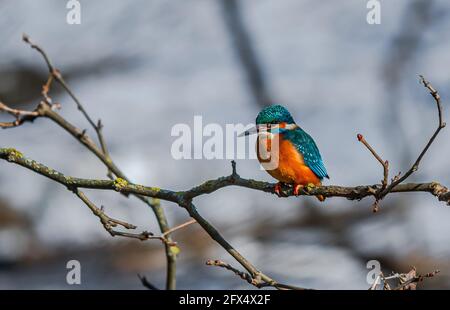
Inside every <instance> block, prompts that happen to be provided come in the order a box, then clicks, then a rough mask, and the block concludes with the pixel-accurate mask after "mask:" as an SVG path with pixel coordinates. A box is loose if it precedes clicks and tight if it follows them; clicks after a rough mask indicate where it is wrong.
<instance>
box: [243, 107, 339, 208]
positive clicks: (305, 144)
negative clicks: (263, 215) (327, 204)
mask: <svg viewBox="0 0 450 310" xmlns="http://www.w3.org/2000/svg"><path fill="white" fill-rule="evenodd" d="M253 133H257V134H258V138H257V142H256V152H257V156H258V160H259V162H260V163H261V164H262V166H263V167H264V169H265V170H266V171H267V172H268V173H269V174H270V175H271V176H272V177H274V178H275V179H277V180H278V181H279V182H278V183H277V184H276V185H275V189H274V191H275V193H276V194H277V195H278V196H280V191H281V186H282V185H283V184H292V186H293V189H294V195H296V196H297V195H299V191H300V189H302V188H303V187H305V186H308V187H314V186H320V185H322V180H323V179H324V178H327V179H329V178H330V177H329V176H328V172H327V170H326V168H325V165H324V163H323V160H322V157H321V155H320V152H319V148H318V147H317V145H316V143H315V142H314V140H313V138H312V137H311V136H310V135H309V134H308V133H306V132H305V131H304V130H303V129H302V128H301V127H300V126H299V125H297V124H296V123H295V121H294V119H293V117H292V115H291V113H289V111H288V110H287V109H286V108H285V107H283V106H281V105H273V106H268V107H266V108H264V109H263V110H262V111H261V112H259V114H258V116H257V117H256V126H254V127H253V128H251V129H249V130H247V131H246V132H245V133H244V134H245V135H249V134H253ZM275 143H276V144H277V145H278V150H273V149H274V145H275ZM273 159H275V161H273ZM268 161H270V162H271V163H272V165H267V162H268ZM273 163H275V165H273ZM317 198H318V199H319V200H320V201H323V200H325V197H323V196H321V195H319V196H317Z"/></svg>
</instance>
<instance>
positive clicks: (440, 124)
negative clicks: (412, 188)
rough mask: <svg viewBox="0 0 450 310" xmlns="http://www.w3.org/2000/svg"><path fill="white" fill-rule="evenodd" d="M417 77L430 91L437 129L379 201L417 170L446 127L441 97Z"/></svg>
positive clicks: (381, 195) (429, 85)
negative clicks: (434, 108) (414, 159)
mask: <svg viewBox="0 0 450 310" xmlns="http://www.w3.org/2000/svg"><path fill="white" fill-rule="evenodd" d="M419 77H420V82H421V83H422V84H423V85H424V87H426V88H427V89H428V90H429V91H430V95H431V96H432V97H433V98H434V100H435V102H436V107H437V110H438V127H437V129H436V131H435V132H434V134H433V135H432V136H431V138H430V140H429V141H428V143H427V144H426V145H425V147H424V148H423V150H422V152H420V154H419V157H417V159H416V161H415V162H414V164H413V165H412V166H411V168H410V169H409V170H408V171H407V172H406V173H405V174H404V175H403V176H402V177H400V178H398V179H397V180H395V181H394V182H392V183H391V184H390V185H389V186H388V187H387V188H386V189H384V190H383V191H382V192H381V193H380V198H381V199H382V198H383V197H384V196H386V195H387V194H388V193H389V192H390V191H392V189H393V188H394V187H395V186H397V185H398V184H400V183H402V182H403V181H405V180H406V179H407V178H408V177H409V176H410V175H411V174H413V173H414V172H415V171H417V170H418V169H419V164H420V161H421V160H422V158H423V157H424V156H425V154H426V152H427V151H428V149H429V148H430V146H431V144H432V143H433V141H434V139H436V137H437V135H438V134H439V132H440V131H441V130H442V129H443V128H444V127H445V126H446V124H445V122H444V119H443V116H442V104H441V96H440V95H439V93H438V92H437V90H436V89H435V88H434V87H433V86H432V85H431V84H430V82H428V81H427V80H425V78H424V77H423V76H422V75H420V76H419Z"/></svg>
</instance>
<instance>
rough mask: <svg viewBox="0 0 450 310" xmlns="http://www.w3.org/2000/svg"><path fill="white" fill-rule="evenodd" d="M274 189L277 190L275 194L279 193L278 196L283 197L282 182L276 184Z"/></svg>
mask: <svg viewBox="0 0 450 310" xmlns="http://www.w3.org/2000/svg"><path fill="white" fill-rule="evenodd" d="M273 191H274V192H275V194H277V196H278V197H281V182H278V183H277V184H275V187H274V189H273Z"/></svg>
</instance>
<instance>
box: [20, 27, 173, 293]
mask: <svg viewBox="0 0 450 310" xmlns="http://www.w3.org/2000/svg"><path fill="white" fill-rule="evenodd" d="M23 41H24V42H26V43H27V44H29V45H30V46H31V48H33V49H35V50H37V51H38V52H39V53H40V54H41V56H42V57H43V58H44V61H45V63H46V64H47V68H48V71H49V73H50V76H51V77H52V78H49V79H48V81H47V83H46V84H45V85H44V87H43V96H44V98H45V101H46V102H47V104H48V105H50V109H48V108H47V105H45V104H41V105H40V108H43V109H41V110H42V111H44V112H45V113H44V116H45V117H47V118H49V119H51V120H53V121H54V122H55V123H56V124H58V125H59V126H61V127H62V128H63V129H65V130H66V131H67V132H69V133H70V134H71V135H72V136H73V137H74V138H76V139H77V140H78V141H80V142H81V143H82V144H83V145H84V146H86V147H87V148H88V149H89V150H90V151H91V152H93V153H94V154H95V155H96V156H97V157H98V158H99V159H100V160H101V161H102V162H103V163H104V165H105V166H106V167H107V169H108V173H107V175H108V177H109V178H110V179H113V178H114V177H113V174H114V175H116V176H117V177H118V178H121V179H124V180H126V181H129V180H128V179H127V177H126V176H125V174H124V173H122V171H121V170H120V169H119V168H118V167H117V166H116V165H115V163H114V162H113V161H112V159H111V157H110V155H109V152H108V149H107V146H106V142H105V139H104V136H103V131H102V130H103V124H102V122H101V120H99V121H98V122H97V124H96V123H95V122H94V121H93V120H92V118H91V117H90V116H89V114H88V113H87V111H86V110H85V109H84V107H83V105H82V104H81V102H80V100H79V99H78V98H77V96H75V94H74V92H73V91H72V90H71V89H70V88H69V86H68V84H67V83H66V82H65V80H64V79H63V77H62V75H61V73H60V71H59V70H57V69H56V68H55V67H54V66H53V64H52V63H51V61H50V58H49V57H48V55H47V53H46V52H45V51H44V49H43V48H41V47H40V46H39V45H37V44H35V43H33V42H31V40H30V38H29V37H28V36H27V35H25V34H24V35H23ZM53 79H54V80H56V81H57V82H58V83H59V84H60V85H61V86H62V87H63V88H64V90H65V91H66V92H67V93H68V94H69V96H70V97H71V98H72V99H73V101H74V102H75V104H76V105H77V108H78V109H79V110H80V111H81V112H82V114H83V115H84V116H85V118H86V120H87V121H88V123H89V124H90V125H91V126H92V127H93V128H94V130H95V132H96V134H97V137H98V140H99V143H100V149H99V148H98V147H97V145H96V144H95V143H94V142H93V141H92V139H90V138H89V137H88V136H87V135H86V131H85V130H83V131H82V130H79V129H78V128H76V127H75V126H74V125H72V124H70V123H69V122H68V121H66V120H65V119H64V118H63V117H61V116H60V115H59V114H57V113H54V111H53V109H54V107H55V105H52V104H51V100H48V99H51V98H50V97H49V96H48V92H49V89H50V85H51V82H52V80H53ZM56 107H58V106H56ZM136 197H137V198H138V199H140V200H141V201H143V202H144V203H146V204H147V205H148V206H150V207H151V208H152V210H153V212H154V213H155V216H156V219H157V221H158V225H159V227H160V230H161V232H163V233H164V232H165V231H167V230H168V229H169V224H168V222H167V219H166V216H165V214H164V210H163V209H162V207H161V205H160V203H159V200H157V199H149V198H147V197H143V196H136ZM167 241H168V242H167V243H166V245H165V251H166V258H167V283H166V288H167V289H175V288H176V254H175V253H174V252H173V251H172V248H171V246H170V245H169V244H170V243H172V240H171V239H170V237H169V238H167Z"/></svg>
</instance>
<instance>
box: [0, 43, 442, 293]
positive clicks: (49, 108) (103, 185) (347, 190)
mask: <svg viewBox="0 0 450 310" xmlns="http://www.w3.org/2000/svg"><path fill="white" fill-rule="evenodd" d="M24 40H25V42H27V43H29V44H30V45H31V47H32V48H34V49H36V50H37V51H38V52H40V53H41V55H42V56H43V58H44V60H45V62H46V63H47V66H48V69H49V71H50V76H49V78H48V80H47V83H46V84H45V85H44V87H43V91H42V95H43V97H44V100H43V101H42V102H41V103H39V105H38V106H37V108H36V109H35V110H34V111H31V112H29V113H28V112H23V113H22V112H20V111H18V112H16V113H14V112H15V111H14V110H13V109H11V108H9V107H8V106H6V105H5V104H2V105H1V106H0V111H5V112H7V113H9V114H12V115H14V116H15V117H17V114H18V115H19V117H32V120H34V119H35V118H38V117H45V118H48V119H50V120H52V121H53V122H55V123H56V124H58V125H59V126H60V127H61V128H63V129H64V130H66V131H67V132H68V133H70V134H71V135H72V136H73V137H75V138H76V139H77V140H78V141H79V142H80V143H81V144H83V145H84V146H85V147H86V148H87V149H89V150H90V151H91V152H92V153H93V154H95V155H96V156H97V157H98V158H99V159H100V160H101V161H102V162H103V163H104V165H105V166H106V167H107V168H108V169H109V171H111V176H112V174H113V175H115V176H116V178H114V179H106V180H100V179H83V178H77V177H72V176H66V175H64V174H62V173H60V172H58V171H55V170H54V169H52V168H49V167H47V166H45V165H43V164H41V163H39V162H37V161H35V160H32V159H28V158H25V157H24V156H23V154H22V153H20V152H19V151H17V150H15V149H11V148H0V158H1V159H4V160H7V161H9V162H11V163H15V164H18V165H20V166H23V167H25V168H27V169H29V170H32V171H34V172H36V173H38V174H41V175H43V176H45V177H47V178H50V179H52V180H54V181H56V182H58V183H60V184H62V185H64V186H66V187H67V188H68V189H69V190H71V191H73V192H74V193H75V194H76V195H77V196H78V197H79V198H80V199H81V200H82V201H83V202H84V203H85V204H86V205H88V207H89V208H90V209H91V210H92V212H93V213H94V214H95V215H96V216H98V217H99V218H100V220H101V222H102V224H103V226H104V227H105V229H106V230H107V231H108V232H109V233H110V234H112V235H113V236H123V237H129V238H136V239H139V240H147V239H159V240H161V241H163V242H164V244H165V247H166V256H167V260H168V270H167V285H166V287H167V288H168V289H170V288H175V257H176V254H175V253H174V251H173V250H172V248H173V245H174V243H173V242H172V241H171V240H170V237H169V235H170V234H171V233H172V232H173V231H175V230H177V229H181V228H182V227H186V226H187V225H190V224H192V223H194V221H195V222H197V223H198V224H199V225H200V226H201V227H202V228H203V229H204V230H205V231H206V232H207V233H208V234H209V236H210V237H211V238H212V239H214V240H215V241H216V242H217V243H218V244H220V246H222V247H223V248H224V249H225V250H226V251H227V252H228V253H229V254H230V255H231V256H232V257H234V258H235V259H236V261H238V262H239V263H240V264H241V266H242V267H244V268H245V270H246V272H243V271H239V270H238V269H236V268H234V267H232V266H231V265H229V264H226V263H223V262H220V261H219V262H218V263H216V264H212V265H217V266H219V267H223V268H226V269H228V270H231V271H233V272H234V273H236V274H237V275H238V276H240V277H241V278H242V279H244V280H246V281H247V282H249V283H251V284H253V285H255V284H256V285H255V286H256V287H265V286H272V287H275V288H278V289H303V288H301V287H294V286H289V285H286V284H280V283H278V282H276V281H275V280H273V279H272V278H270V277H269V276H268V275H266V274H264V273H262V272H261V271H260V270H258V269H257V268H256V267H255V266H254V265H253V264H252V263H250V262H249V261H248V260H247V259H246V258H245V257H244V256H242V255H241V254H240V253H239V252H238V251H237V250H236V249H235V248H234V247H233V246H232V245H231V244H230V243H228V241H226V240H225V239H224V237H223V236H222V235H221V234H220V233H219V232H218V231H217V229H216V228H215V227H214V226H212V225H211V223H209V222H208V221H207V220H206V219H205V218H203V217H202V216H201V215H200V214H199V212H198V211H197V208H196V207H195V205H194V204H193V199H194V198H196V197H198V196H201V195H206V194H210V193H213V192H215V191H217V190H219V189H221V188H223V187H227V186H241V187H246V188H250V189H254V190H259V191H263V192H268V193H275V191H274V187H275V184H272V183H267V182H261V181H256V180H252V179H245V178H242V177H240V176H239V174H238V173H237V171H236V163H235V162H234V161H233V162H232V173H231V174H230V175H229V176H224V177H220V178H217V179H214V180H209V181H207V182H205V183H203V184H200V185H198V186H195V187H192V188H191V189H188V190H185V191H174V190H170V189H162V188H156V187H149V186H144V185H140V184H134V183H132V182H131V181H130V180H129V179H127V177H126V176H125V175H124V173H123V172H122V171H121V170H120V169H119V168H118V167H117V166H116V165H115V164H114V162H113V161H112V160H111V158H110V157H109V155H108V154H107V149H106V144H105V143H104V141H103V142H102V139H103V138H102V137H103V136H102V134H101V127H102V125H101V122H98V123H97V124H95V123H94V122H93V121H92V118H90V116H89V115H88V114H87V112H86V110H85V109H84V108H83V106H82V105H81V104H80V102H79V100H78V99H77V97H75V96H74V95H73V92H72V91H71V90H70V88H69V87H68V86H67V84H66V83H65V81H64V80H63V79H62V76H61V74H60V73H59V71H58V70H56V69H55V68H54V67H53V65H52V64H51V62H50V60H49V58H48V56H47V55H46V53H45V52H44V51H43V49H42V48H40V47H39V46H37V45H35V44H33V43H31V42H30V40H29V38H28V37H26V36H24ZM53 80H56V81H57V82H59V83H60V84H61V85H62V86H63V88H64V89H65V90H66V91H67V92H68V93H69V95H70V96H71V97H72V99H73V100H74V101H75V102H76V104H77V106H78V108H79V110H80V111H81V112H82V113H83V115H84V116H85V117H86V119H87V120H88V122H89V123H90V124H91V126H93V127H94V129H96V132H97V136H98V138H99V141H100V147H99V146H97V144H96V143H95V142H94V141H93V140H92V139H91V138H90V137H89V136H88V135H87V134H86V131H85V130H80V129H79V128H77V127H76V126H74V125H72V124H71V123H69V122H68V121H67V120H66V119H64V118H63V117H62V116H61V115H60V114H58V113H57V112H55V111H54V108H55V107H56V106H57V105H56V104H53V103H52V101H51V98H50V96H49V95H48V93H49V90H50V86H51V83H52V81H53ZM421 81H422V83H423V84H424V86H425V87H426V88H428V89H429V90H430V93H431V95H432V96H433V98H434V99H435V101H436V103H437V107H438V112H439V127H438V129H437V130H436V132H435V133H434V135H433V136H432V137H431V139H430V141H429V142H428V144H427V145H426V146H425V148H424V149H423V151H422V152H421V154H420V155H419V157H418V159H417V160H416V162H415V163H414V165H413V167H412V168H411V169H410V171H408V172H407V173H406V174H405V175H404V176H402V177H399V176H397V177H394V178H393V179H392V181H391V183H390V184H388V182H387V180H388V163H387V162H386V161H383V160H382V159H381V157H380V156H378V154H377V153H376V152H375V150H374V149H373V148H372V147H371V146H370V145H369V144H368V143H367V141H365V139H364V138H363V137H362V136H361V137H360V136H358V138H360V139H359V140H360V141H361V142H362V143H364V145H365V146H366V147H367V148H368V149H369V150H370V151H371V152H372V154H373V155H374V157H375V158H376V159H377V160H378V161H379V162H380V163H381V164H382V165H383V170H384V173H383V174H384V178H383V181H382V182H381V184H374V185H362V186H355V187H343V186H318V187H313V188H307V189H306V190H304V191H302V192H301V195H311V196H317V195H322V196H324V197H345V198H347V199H350V200H354V199H358V200H360V199H363V198H365V197H375V204H376V205H374V209H375V207H377V205H378V201H379V200H381V199H382V198H384V197H385V196H386V195H387V194H389V193H391V192H392V193H393V192H428V193H430V194H432V195H434V196H435V197H437V199H438V200H439V201H444V202H446V203H447V204H449V205H450V192H449V190H448V189H447V188H446V187H444V186H443V185H441V184H439V183H437V182H429V183H403V181H404V180H406V179H407V178H408V176H409V175H410V174H412V173H413V172H414V171H416V170H417V169H418V165H419V163H420V161H421V159H422V157H423V156H424V155H425V153H426V152H427V150H428V148H429V147H430V145H431V144H432V143H433V141H434V139H435V137H436V136H437V134H438V133H439V132H440V130H441V129H442V128H444V126H445V123H444V122H443V120H442V111H441V103H440V97H439V95H438V93H437V92H436V90H435V89H434V88H433V87H432V86H431V85H430V84H429V82H427V81H426V80H425V79H423V78H422V80H421ZM16 121H17V119H16ZM22 123H23V122H22ZM19 125H20V124H19ZM17 126H18V125H17ZM82 188H90V189H99V190H114V191H117V192H119V193H122V194H131V195H134V196H136V197H138V198H139V199H140V200H142V201H144V202H145V203H147V204H148V205H149V206H150V207H152V209H153V211H154V212H155V214H156V216H157V219H158V223H159V226H160V228H161V232H162V235H161V236H153V235H152V234H151V233H148V232H142V233H140V234H133V233H129V232H121V231H115V230H112V228H111V227H115V226H117V225H119V226H123V227H124V228H126V229H133V228H134V225H132V224H128V223H126V222H123V221H119V220H115V219H112V218H110V217H108V216H107V215H106V214H105V213H104V212H103V210H102V208H98V207H96V206H95V205H94V204H93V203H92V202H91V201H89V199H88V198H87V197H86V196H85V195H84V193H83V192H81V191H80V189H82ZM282 193H283V196H286V197H288V196H293V195H294V194H293V188H292V187H286V186H285V187H284V188H283V189H282ZM159 199H162V200H166V201H170V202H174V203H176V204H177V205H179V206H180V207H182V208H184V209H185V210H186V211H187V213H188V214H189V215H190V217H192V218H193V220H191V221H189V222H187V223H184V224H181V225H179V226H177V227H174V228H173V229H170V228H169V226H168V224H167V220H166V218H165V215H164V213H163V210H162V208H161V206H160V204H159Z"/></svg>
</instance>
